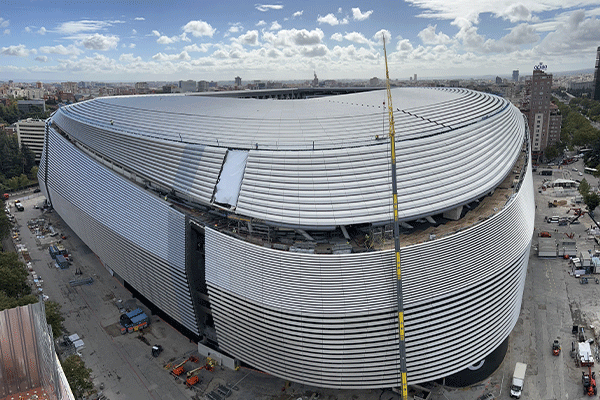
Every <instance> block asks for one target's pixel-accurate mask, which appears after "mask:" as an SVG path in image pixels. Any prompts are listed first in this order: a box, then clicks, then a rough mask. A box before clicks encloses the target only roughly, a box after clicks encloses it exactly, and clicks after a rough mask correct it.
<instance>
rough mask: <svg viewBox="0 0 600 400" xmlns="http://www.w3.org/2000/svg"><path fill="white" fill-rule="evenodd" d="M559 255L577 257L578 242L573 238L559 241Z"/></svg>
mask: <svg viewBox="0 0 600 400" xmlns="http://www.w3.org/2000/svg"><path fill="white" fill-rule="evenodd" d="M558 256H559V257H564V256H569V257H577V243H576V242H575V241H574V240H572V239H565V240H561V241H560V242H559V243H558Z"/></svg>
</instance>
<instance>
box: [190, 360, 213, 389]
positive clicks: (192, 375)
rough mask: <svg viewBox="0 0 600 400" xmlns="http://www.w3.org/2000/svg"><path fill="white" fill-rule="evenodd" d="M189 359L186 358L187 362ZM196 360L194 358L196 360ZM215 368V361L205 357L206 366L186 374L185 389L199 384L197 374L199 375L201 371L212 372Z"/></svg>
mask: <svg viewBox="0 0 600 400" xmlns="http://www.w3.org/2000/svg"><path fill="white" fill-rule="evenodd" d="M189 359H191V357H190V358H188V360H189ZM197 359H198V358H196V360H197ZM214 368H215V361H214V360H213V359H212V358H210V357H206V364H204V365H203V366H201V367H199V368H196V369H193V370H191V371H189V372H188V373H187V375H186V376H187V379H186V380H185V384H186V385H187V387H189V388H191V387H192V386H194V385H195V384H197V383H198V382H200V378H199V377H198V373H200V371H202V370H203V369H205V370H207V371H212V370H213V369H214Z"/></svg>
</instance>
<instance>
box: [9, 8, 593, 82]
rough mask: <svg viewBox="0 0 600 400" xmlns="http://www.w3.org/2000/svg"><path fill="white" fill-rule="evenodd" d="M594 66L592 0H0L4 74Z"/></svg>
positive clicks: (353, 74)
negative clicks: (256, 0)
mask: <svg viewBox="0 0 600 400" xmlns="http://www.w3.org/2000/svg"><path fill="white" fill-rule="evenodd" d="M382 35H385V37H386V42H387V50H388V60H389V68H390V77H391V78H392V79H408V77H410V76H412V75H413V74H417V75H418V76H419V77H420V78H427V77H453V76H465V77H470V76H481V75H503V76H506V75H510V74H511V72H512V70H513V69H519V70H520V72H521V75H526V74H530V73H531V71H532V70H533V66H534V65H536V64H538V63H539V62H543V63H544V64H546V65H548V72H562V71H570V70H579V69H587V68H593V67H594V65H595V58H596V48H597V47H598V46H600V2H598V0H536V1H532V0H522V1H519V2H517V1H505V0H495V1H482V0H406V1H403V2H402V1H393V0H388V1H382V0H378V1H356V2H352V3H350V2H345V1H344V2H342V1H339V2H332V1H313V0H309V1H293V2H292V1H276V2H269V3H254V2H246V1H239V0H238V1H228V0H224V1H214V0H213V1H210V2H207V1H176V2H174V5H173V2H167V1H164V0H163V1H155V0H149V1H141V0H126V1H123V0H121V1H115V0H108V1H94V0H77V1H58V0H55V1H49V0H20V1H13V0H0V80H8V79H13V80H15V81H18V80H32V81H33V80H43V81H80V80H86V81H89V80H95V81H107V82H109V81H110V82H113V81H116V82H119V81H127V82H135V81H144V80H148V81H152V80H180V79H193V80H219V81H232V80H233V79H234V77H236V76H240V77H242V82H243V83H244V82H249V81H251V80H264V81H266V80H296V79H306V80H310V79H312V75H313V71H316V73H317V75H318V77H319V79H368V78H371V77H374V76H376V77H379V78H382V77H384V75H385V66H384V63H383V46H382V40H381V37H382Z"/></svg>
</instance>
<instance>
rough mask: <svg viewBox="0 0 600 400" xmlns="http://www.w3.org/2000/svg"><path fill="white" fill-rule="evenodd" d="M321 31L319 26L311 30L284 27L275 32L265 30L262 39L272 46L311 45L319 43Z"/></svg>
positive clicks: (321, 35) (321, 37) (321, 36)
mask: <svg viewBox="0 0 600 400" xmlns="http://www.w3.org/2000/svg"><path fill="white" fill-rule="evenodd" d="M323 36H324V34H323V31H322V30H320V29H319V28H317V29H314V30H312V31H308V30H306V29H300V30H298V29H284V30H280V31H278V32H277V33H271V32H265V33H263V39H264V40H265V41H267V42H270V43H271V44H272V45H273V46H280V47H291V46H313V45H317V44H320V43H321V40H322V39H323Z"/></svg>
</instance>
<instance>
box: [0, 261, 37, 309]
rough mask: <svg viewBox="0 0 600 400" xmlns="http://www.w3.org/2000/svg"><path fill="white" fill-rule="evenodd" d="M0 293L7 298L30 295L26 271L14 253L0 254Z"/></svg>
mask: <svg viewBox="0 0 600 400" xmlns="http://www.w3.org/2000/svg"><path fill="white" fill-rule="evenodd" d="M0 276H1V277H2V279H0V291H2V292H4V294H5V295H6V296H8V297H13V298H17V299H18V298H20V297H23V296H27V295H29V294H31V287H30V286H29V285H28V284H27V271H26V270H25V266H24V265H23V263H22V262H21V261H19V258H18V256H17V254H16V253H4V252H3V253H0Z"/></svg>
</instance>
